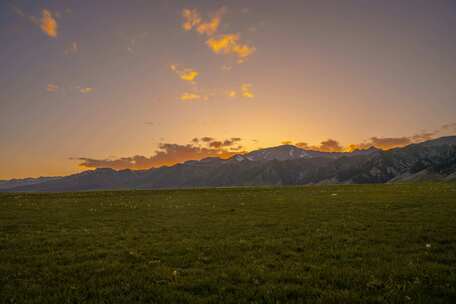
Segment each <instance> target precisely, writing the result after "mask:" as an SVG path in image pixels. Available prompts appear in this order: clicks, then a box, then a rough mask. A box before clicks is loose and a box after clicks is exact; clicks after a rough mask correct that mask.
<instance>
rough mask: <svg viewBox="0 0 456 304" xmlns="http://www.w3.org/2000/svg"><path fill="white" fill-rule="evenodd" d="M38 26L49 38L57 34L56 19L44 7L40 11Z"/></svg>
mask: <svg viewBox="0 0 456 304" xmlns="http://www.w3.org/2000/svg"><path fill="white" fill-rule="evenodd" d="M40 28H41V30H42V31H43V33H45V34H46V35H48V36H49V37H51V38H56V37H57V35H58V24H57V20H56V19H55V18H54V17H53V16H52V13H51V12H50V11H49V10H47V9H44V10H43V11H42V13H41V20H40Z"/></svg>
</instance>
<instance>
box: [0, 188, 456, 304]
mask: <svg viewBox="0 0 456 304" xmlns="http://www.w3.org/2000/svg"><path fill="white" fill-rule="evenodd" d="M426 245H428V246H426ZM0 302H2V303H79V302H85V303H137V302H148V303H290V302H297V303H308V302H309V303H358V302H359V303H385V302H386V303H456V185H455V184H438V183H436V184H415V185H411V184H403V185H350V186H314V187H285V188H238V189H234V188H233V189H201V190H177V191H172V190H169V191H168V190H160V191H128V192H84V193H67V194H2V195H0Z"/></svg>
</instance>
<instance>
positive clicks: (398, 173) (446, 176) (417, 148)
mask: <svg viewBox="0 0 456 304" xmlns="http://www.w3.org/2000/svg"><path fill="white" fill-rule="evenodd" d="M427 180H433V181H435V180H437V181H456V136H448V137H441V138H438V139H433V140H429V141H425V142H422V143H418V144H411V145H409V146H406V147H402V148H395V149H391V150H387V151H383V150H379V149H376V148H373V147H372V148H369V149H367V150H355V151H353V152H332V153H331V152H320V151H310V150H304V149H301V148H298V147H296V146H292V145H281V146H277V147H271V148H266V149H260V150H255V151H252V152H250V153H247V154H243V155H241V154H239V155H235V156H233V157H232V158H229V159H220V158H216V157H211V158H205V159H202V160H198V161H196V160H190V161H186V162H184V163H181V164H176V165H173V166H165V167H160V168H153V169H148V170H141V171H134V170H120V171H116V170H113V169H110V168H101V169H96V170H90V171H84V172H82V173H78V174H73V175H69V176H63V177H40V178H27V179H14V180H8V181H0V191H2V192H64V191H87V190H110V189H158V188H192V187H231V186H265V185H306V184H354V183H356V184H364V183H394V182H413V181H427Z"/></svg>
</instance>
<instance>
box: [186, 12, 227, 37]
mask: <svg viewBox="0 0 456 304" xmlns="http://www.w3.org/2000/svg"><path fill="white" fill-rule="evenodd" d="M224 13H225V8H221V9H219V10H218V11H217V12H216V13H215V14H214V16H212V18H211V19H210V20H209V21H207V22H204V21H203V19H202V18H201V15H200V13H199V12H198V10H196V9H184V10H182V18H183V19H184V22H183V23H182V28H183V29H184V30H185V31H191V30H192V29H195V30H196V31H197V32H198V33H200V34H202V35H203V34H204V35H207V36H212V35H214V34H215V33H216V32H217V30H218V28H219V27H220V23H221V21H222V16H223V14H224Z"/></svg>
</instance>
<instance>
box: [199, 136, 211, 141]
mask: <svg viewBox="0 0 456 304" xmlns="http://www.w3.org/2000/svg"><path fill="white" fill-rule="evenodd" d="M213 140H214V139H213V138H212V137H207V136H205V137H201V141H203V142H211V141H213Z"/></svg>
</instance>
